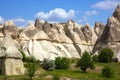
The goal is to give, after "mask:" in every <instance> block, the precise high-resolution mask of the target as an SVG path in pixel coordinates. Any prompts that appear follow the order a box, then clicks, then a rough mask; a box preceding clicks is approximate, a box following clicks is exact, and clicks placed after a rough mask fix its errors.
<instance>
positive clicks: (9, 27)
mask: <svg viewBox="0 0 120 80" xmlns="http://www.w3.org/2000/svg"><path fill="white" fill-rule="evenodd" d="M2 32H3V35H6V34H10V35H11V37H12V38H13V39H17V38H18V36H19V32H18V30H17V27H16V26H15V24H14V22H13V21H11V20H8V21H6V22H5V23H4V25H3V29H2Z"/></svg>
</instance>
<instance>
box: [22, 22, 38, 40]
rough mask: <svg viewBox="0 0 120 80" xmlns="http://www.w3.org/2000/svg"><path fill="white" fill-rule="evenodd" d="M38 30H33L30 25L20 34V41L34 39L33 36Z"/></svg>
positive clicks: (32, 26) (31, 24)
mask: <svg viewBox="0 0 120 80" xmlns="http://www.w3.org/2000/svg"><path fill="white" fill-rule="evenodd" d="M37 32H38V30H37V29H36V28H35V26H34V24H33V23H30V24H29V25H28V26H27V27H26V28H25V29H24V30H23V31H22V32H21V34H20V39H23V40H30V39H34V36H35V34H36V33H37Z"/></svg>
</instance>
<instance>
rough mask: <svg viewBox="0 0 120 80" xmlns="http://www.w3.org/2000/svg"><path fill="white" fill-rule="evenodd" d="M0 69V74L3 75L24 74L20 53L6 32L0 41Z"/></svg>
mask: <svg viewBox="0 0 120 80" xmlns="http://www.w3.org/2000/svg"><path fill="white" fill-rule="evenodd" d="M0 71H1V72H0V74H3V75H22V74H24V67H23V62H22V54H21V53H20V52H19V50H18V49H17V47H16V45H15V43H14V41H13V39H12V38H11V37H10V35H8V34H6V36H5V38H4V39H3V41H2V42H0Z"/></svg>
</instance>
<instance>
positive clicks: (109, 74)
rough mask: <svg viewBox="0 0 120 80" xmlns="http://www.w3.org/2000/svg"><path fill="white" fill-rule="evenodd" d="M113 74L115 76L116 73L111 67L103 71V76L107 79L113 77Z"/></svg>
mask: <svg viewBox="0 0 120 80" xmlns="http://www.w3.org/2000/svg"><path fill="white" fill-rule="evenodd" d="M113 74H114V72H113V70H112V68H111V67H109V66H106V67H104V68H103V70H102V75H103V76H104V77H106V78H111V77H113Z"/></svg>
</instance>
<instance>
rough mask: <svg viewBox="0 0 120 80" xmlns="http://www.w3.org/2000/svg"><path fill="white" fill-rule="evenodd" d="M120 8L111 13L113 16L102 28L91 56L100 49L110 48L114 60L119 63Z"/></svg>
mask: <svg viewBox="0 0 120 80" xmlns="http://www.w3.org/2000/svg"><path fill="white" fill-rule="evenodd" d="M119 11H120V6H118V7H117V8H116V10H115V12H114V13H113V16H112V17H110V18H109V19H108V22H107V25H106V26H105V28H104V31H103V33H102V35H101V36H100V37H99V38H98V40H97V42H96V44H95V46H94V48H93V54H94V53H96V52H99V51H100V50H101V49H102V48H110V49H112V50H113V52H114V58H117V60H118V61H120V49H119V48H120V35H119V34H120V21H119V19H120V16H119V14H120V12H119Z"/></svg>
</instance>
